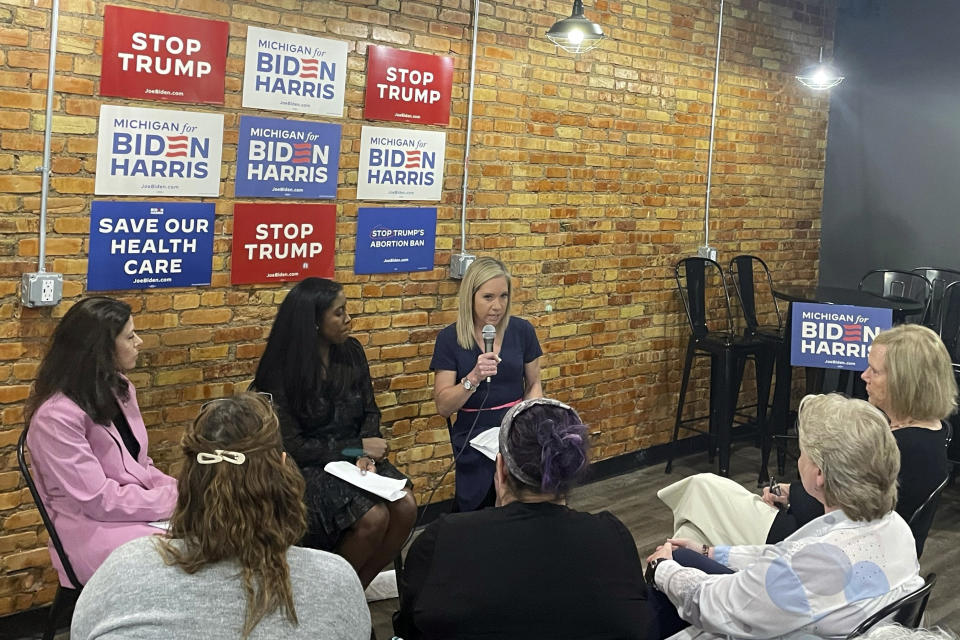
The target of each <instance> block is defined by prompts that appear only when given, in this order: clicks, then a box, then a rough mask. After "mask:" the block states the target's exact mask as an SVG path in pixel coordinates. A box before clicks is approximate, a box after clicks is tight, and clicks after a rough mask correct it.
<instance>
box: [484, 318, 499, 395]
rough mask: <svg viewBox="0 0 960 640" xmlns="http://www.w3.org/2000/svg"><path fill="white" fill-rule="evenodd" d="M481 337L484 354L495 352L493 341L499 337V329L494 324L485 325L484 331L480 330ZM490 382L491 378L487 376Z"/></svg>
mask: <svg viewBox="0 0 960 640" xmlns="http://www.w3.org/2000/svg"><path fill="white" fill-rule="evenodd" d="M480 335H482V336H483V352H484V353H490V352H491V351H493V340H494V338H496V337H497V328H496V327H495V326H493V325H492V324H485V325H483V329H481V330H480ZM489 382H490V376H487V383H488V384H489Z"/></svg>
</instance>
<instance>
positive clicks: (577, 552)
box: [394, 398, 656, 640]
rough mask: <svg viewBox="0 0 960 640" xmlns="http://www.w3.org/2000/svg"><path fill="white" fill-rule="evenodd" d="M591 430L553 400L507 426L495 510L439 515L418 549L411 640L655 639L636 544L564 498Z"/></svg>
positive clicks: (411, 569) (404, 587) (405, 591)
mask: <svg viewBox="0 0 960 640" xmlns="http://www.w3.org/2000/svg"><path fill="white" fill-rule="evenodd" d="M587 464H588V458H587V427H586V426H584V425H583V423H582V422H581V420H580V416H578V415H577V412H576V411H574V410H573V409H572V408H570V407H569V406H567V405H565V404H563V403H562V402H558V401H556V400H552V399H549V398H534V399H531V400H524V401H523V402H520V403H519V404H517V405H515V406H513V407H512V408H511V409H510V410H509V411H508V412H507V414H506V415H505V416H504V418H503V422H502V425H501V427H500V453H499V454H498V455H497V460H496V472H495V475H494V484H495V486H496V494H497V508H495V509H485V510H483V511H476V512H473V513H455V514H450V515H444V516H441V517H440V518H439V519H438V520H437V521H436V522H435V523H433V524H431V525H430V526H429V527H427V528H426V530H425V531H424V532H423V533H422V534H421V535H420V536H419V537H418V538H417V539H416V540H415V541H414V543H413V545H412V546H411V548H410V551H409V553H408V554H407V559H406V566H405V568H404V571H403V574H402V577H401V582H400V591H401V599H400V602H401V610H400V611H399V613H398V614H397V616H396V619H395V621H394V628H395V631H396V633H397V635H399V636H401V637H403V638H405V640H439V639H441V638H457V639H458V640H471V639H477V640H479V639H481V638H569V639H574V638H576V639H580V638H591V639H592V640H599V639H625V640H626V639H634V638H636V639H645V638H648V637H655V635H656V629H655V628H653V627H652V626H651V623H650V621H651V614H650V612H649V611H648V606H647V605H648V603H647V590H646V587H645V585H644V582H643V567H642V565H641V563H640V557H639V555H638V554H637V548H636V545H635V544H634V541H633V537H632V536H631V535H630V532H629V531H627V528H626V527H625V526H624V525H623V523H621V522H620V521H619V520H617V518H616V517H615V516H613V515H611V514H610V513H608V512H606V511H604V512H601V513H597V514H589V513H581V512H578V511H574V510H572V509H569V508H568V507H567V506H566V498H567V494H568V492H569V491H570V489H571V487H572V486H573V484H574V483H575V481H576V479H577V478H578V477H579V476H580V475H581V474H582V473H583V472H584V471H585V470H586V468H587Z"/></svg>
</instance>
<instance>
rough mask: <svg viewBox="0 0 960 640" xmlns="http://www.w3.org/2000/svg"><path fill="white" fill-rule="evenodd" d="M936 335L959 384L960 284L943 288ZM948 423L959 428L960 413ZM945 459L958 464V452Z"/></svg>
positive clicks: (959, 454)
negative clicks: (946, 352)
mask: <svg viewBox="0 0 960 640" xmlns="http://www.w3.org/2000/svg"><path fill="white" fill-rule="evenodd" d="M937 333H939V334H940V339H941V340H942V341H943V344H944V345H946V347H947V351H948V352H949V353H950V360H951V361H952V362H953V375H954V377H955V378H956V379H957V382H958V383H960V282H951V283H950V284H948V285H947V286H946V287H944V290H943V296H942V298H941V300H940V316H939V319H938V320H937ZM950 423H952V424H953V425H954V426H957V427H958V428H960V413H954V414H953V415H952V416H950ZM955 448H958V447H955ZM947 458H948V459H949V461H950V462H951V463H952V464H954V465H956V464H960V451H954V452H953V453H952V454H951V455H948V456H947Z"/></svg>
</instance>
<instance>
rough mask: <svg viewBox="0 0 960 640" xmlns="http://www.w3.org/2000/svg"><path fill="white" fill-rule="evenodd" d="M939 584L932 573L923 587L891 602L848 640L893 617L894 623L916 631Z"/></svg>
mask: <svg viewBox="0 0 960 640" xmlns="http://www.w3.org/2000/svg"><path fill="white" fill-rule="evenodd" d="M936 583H937V574H935V573H930V574H927V577H926V578H924V580H923V586H922V587H920V588H919V589H917V590H916V591H914V592H913V593H908V594H907V595H905V596H903V597H902V598H900V599H899V600H896V601H894V602H891V603H890V604H888V605H887V606H885V607H884V608H883V609H881V610H880V611H877V612H876V613H875V614H873V615H872V616H870V617H869V618H867V619H866V620H864V621H863V622H862V623H861V624H860V626H859V627H857V628H856V629H854V630H853V632H852V633H851V634H850V635H848V636H847V639H848V640H849V639H850V638H856V637H858V636H862V635H863V634H865V633H866V632H867V631H869V630H870V628H871V627H873V626H874V625H876V624H877V623H878V622H881V621H883V620H886V619H887V618H890V616H893V618H892V620H891V621H892V622H896V623H898V624H901V625H903V626H905V627H907V628H909V629H916V628H917V627H919V626H920V619H921V618H923V612H924V610H926V608H927V601H928V600H929V599H930V592H931V591H933V585H935V584H936Z"/></svg>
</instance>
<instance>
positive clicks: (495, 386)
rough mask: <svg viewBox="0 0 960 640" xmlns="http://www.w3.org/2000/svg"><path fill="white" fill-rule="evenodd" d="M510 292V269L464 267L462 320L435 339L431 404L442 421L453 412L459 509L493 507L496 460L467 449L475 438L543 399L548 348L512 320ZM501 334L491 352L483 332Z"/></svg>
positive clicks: (493, 264) (495, 264)
mask: <svg viewBox="0 0 960 640" xmlns="http://www.w3.org/2000/svg"><path fill="white" fill-rule="evenodd" d="M512 294H513V288H512V284H511V280H510V273H509V272H508V271H507V268H506V266H504V264H503V263H502V262H500V261H499V260H496V259H494V258H487V257H484V258H477V259H476V260H475V261H474V262H473V263H472V264H471V265H470V267H469V268H468V269H467V273H466V275H464V277H463V282H461V283H460V293H459V296H458V304H457V321H456V322H455V323H453V324H451V325H450V326H448V327H446V328H444V329H443V330H442V331H440V333H439V334H438V335H437V342H436V346H434V349H433V359H432V360H431V361H430V368H431V369H433V370H434V371H435V372H436V373H435V376H434V381H433V400H434V402H435V403H436V405H437V412H438V413H439V414H440V415H442V416H443V417H445V418H448V419H449V417H450V416H451V415H452V414H454V413H456V414H457V420H456V422H454V423H453V426H452V428H451V431H450V441H451V443H452V444H453V453H454V460H455V461H456V465H457V477H456V496H455V504H454V508H455V509H456V510H457V511H473V510H475V509H482V508H483V507H488V506H490V505H492V504H493V502H494V499H495V494H494V491H493V461H492V460H490V459H489V458H487V457H486V456H485V455H483V454H482V453H480V452H479V451H477V450H476V449H474V448H473V447H471V446H470V440H471V439H473V438H474V437H476V436H477V435H479V434H481V433H483V432H484V431H486V430H487V429H491V428H493V427H496V426H499V425H500V420H501V419H502V418H503V415H504V414H505V413H506V412H507V409H509V408H510V407H512V406H513V405H515V404H517V403H518V402H520V401H521V400H526V399H528V398H539V397H540V396H542V395H543V391H542V390H541V388H540V356H541V355H542V354H543V350H542V349H541V348H540V342H539V341H538V340H537V333H536V331H534V329H533V325H531V324H530V323H529V322H527V321H526V320H524V319H522V318H518V317H516V316H511V315H510V298H511V296H512ZM487 325H489V326H491V327H493V328H494V329H495V330H496V334H495V338H494V339H493V349H492V350H487V349H486V345H485V343H484V342H485V341H484V336H483V328H484V327H485V326H487Z"/></svg>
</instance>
